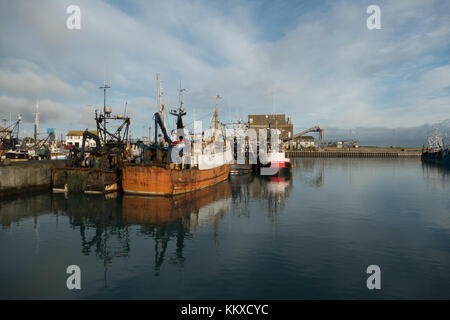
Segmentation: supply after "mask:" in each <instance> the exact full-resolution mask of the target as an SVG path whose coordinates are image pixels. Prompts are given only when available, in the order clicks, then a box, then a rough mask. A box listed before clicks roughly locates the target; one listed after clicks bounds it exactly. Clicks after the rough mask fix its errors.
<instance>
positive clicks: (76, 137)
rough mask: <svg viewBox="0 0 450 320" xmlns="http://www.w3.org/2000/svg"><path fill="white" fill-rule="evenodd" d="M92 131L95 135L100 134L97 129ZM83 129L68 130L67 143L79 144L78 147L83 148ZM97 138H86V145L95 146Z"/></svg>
mask: <svg viewBox="0 0 450 320" xmlns="http://www.w3.org/2000/svg"><path fill="white" fill-rule="evenodd" d="M89 132H90V133H93V134H95V135H98V133H97V131H89ZM83 133H84V131H83V130H71V131H69V132H67V134H66V141H65V142H66V145H71V146H73V147H75V146H77V147H78V148H81V145H82V144H83ZM95 145H96V143H95V140H93V139H91V138H87V139H86V147H89V148H95Z"/></svg>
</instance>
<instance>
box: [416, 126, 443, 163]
mask: <svg viewBox="0 0 450 320" xmlns="http://www.w3.org/2000/svg"><path fill="white" fill-rule="evenodd" d="M421 159H422V161H423V162H427V163H433V164H437V165H440V166H442V167H444V168H449V169H450V149H449V148H448V147H446V146H445V145H444V139H443V138H442V137H440V136H439V134H438V132H437V129H435V130H434V134H433V135H432V136H430V137H428V147H427V148H426V149H425V148H424V149H423V150H422V155H421Z"/></svg>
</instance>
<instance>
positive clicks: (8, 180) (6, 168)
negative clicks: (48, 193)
mask: <svg viewBox="0 0 450 320" xmlns="http://www.w3.org/2000/svg"><path fill="white" fill-rule="evenodd" d="M65 165H66V160H48V161H44V160H42V161H23V162H15V163H11V164H9V165H0V197H4V196H8V195H12V194H19V193H22V192H32V191H42V190H50V187H51V183H52V169H53V168H59V167H64V166H65Z"/></svg>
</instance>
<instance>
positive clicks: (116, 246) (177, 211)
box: [0, 174, 292, 287]
mask: <svg viewBox="0 0 450 320" xmlns="http://www.w3.org/2000/svg"><path fill="white" fill-rule="evenodd" d="M291 188H292V179H290V178H288V179H274V178H268V179H264V178H261V177H259V176H255V175H252V174H249V175H245V176H235V177H232V178H231V179H230V180H229V181H225V182H223V183H220V184H217V185H215V186H213V187H211V188H207V189H204V190H200V191H197V192H193V193H189V194H186V195H181V196H177V197H172V198H159V197H158V198H156V197H143V196H133V195H123V196H122V195H117V194H113V195H108V196H107V197H104V196H96V195H76V194H70V195H69V196H64V195H62V194H56V195H51V194H40V195H34V196H25V197H17V198H14V199H11V200H9V201H3V202H0V210H1V215H0V224H1V225H2V226H3V228H8V227H10V226H11V224H12V223H13V222H16V223H17V225H18V226H19V227H20V223H21V221H22V220H24V219H27V218H30V217H32V218H33V219H34V224H35V230H37V231H36V234H37V238H36V245H37V246H38V245H39V238H38V235H39V216H40V215H42V214H48V213H52V214H53V215H55V216H56V223H58V217H60V216H67V217H68V222H69V224H70V226H71V227H72V228H73V229H75V230H77V232H78V233H79V237H80V240H81V252H82V254H84V255H87V256H89V255H92V254H93V255H94V256H95V257H96V259H97V260H99V261H102V263H103V267H104V286H105V287H107V286H108V281H107V274H108V270H109V269H110V268H111V265H112V264H113V261H114V259H117V258H122V257H128V256H129V255H130V251H131V247H132V241H131V237H132V231H133V227H134V230H136V227H138V229H137V230H138V234H139V235H141V236H148V237H149V238H151V239H153V240H154V274H155V275H156V276H158V275H159V274H160V270H161V266H162V265H163V264H164V263H169V264H174V265H178V266H179V267H180V268H183V266H184V262H185V260H186V257H185V255H184V250H185V247H186V241H187V240H189V239H191V238H192V237H193V234H194V233H195V232H197V231H199V230H201V229H202V228H211V229H213V230H211V231H212V233H213V235H214V243H215V245H216V246H218V245H219V238H220V237H219V235H220V228H221V222H222V221H223V219H224V217H225V216H226V215H227V214H229V213H230V212H232V213H233V215H235V216H237V217H240V216H247V217H248V216H249V215H250V209H249V201H251V200H258V201H261V203H264V204H265V205H266V206H267V208H268V213H267V214H268V216H269V218H270V220H271V221H272V222H273V223H276V221H277V215H278V214H279V213H280V211H281V210H282V209H283V208H284V205H285V203H286V200H287V198H288V196H289V194H290V190H291ZM254 214H256V213H254ZM171 241H173V242H174V244H175V252H173V253H170V252H167V251H168V250H169V249H168V248H170V246H169V242H171ZM167 257H169V258H167Z"/></svg>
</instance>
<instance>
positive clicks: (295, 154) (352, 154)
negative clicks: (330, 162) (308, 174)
mask: <svg viewBox="0 0 450 320" xmlns="http://www.w3.org/2000/svg"><path fill="white" fill-rule="evenodd" d="M420 155H421V154H420V153H419V152H358V151H286V156H287V157H288V158H404V157H413V158H415V157H420Z"/></svg>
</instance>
